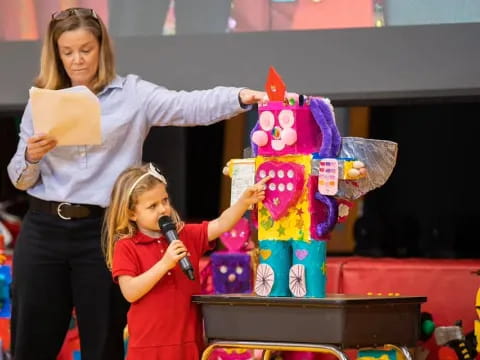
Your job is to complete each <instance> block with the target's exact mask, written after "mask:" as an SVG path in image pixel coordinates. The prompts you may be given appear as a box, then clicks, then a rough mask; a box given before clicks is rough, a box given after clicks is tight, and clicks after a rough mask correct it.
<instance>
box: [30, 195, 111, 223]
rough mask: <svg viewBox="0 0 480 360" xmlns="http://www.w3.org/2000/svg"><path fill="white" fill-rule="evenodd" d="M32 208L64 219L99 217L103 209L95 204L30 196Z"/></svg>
mask: <svg viewBox="0 0 480 360" xmlns="http://www.w3.org/2000/svg"><path fill="white" fill-rule="evenodd" d="M30 208H31V209H32V210H36V211H41V212H44V213H48V214H52V215H57V216H58V217H60V218H61V219H64V220H73V219H84V218H93V217H101V216H103V213H104V212H105V209H104V208H103V207H101V206H97V205H87V204H71V203H69V202H57V201H46V200H42V199H39V198H36V197H33V196H30Z"/></svg>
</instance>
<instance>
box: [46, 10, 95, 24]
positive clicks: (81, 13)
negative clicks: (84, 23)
mask: <svg viewBox="0 0 480 360" xmlns="http://www.w3.org/2000/svg"><path fill="white" fill-rule="evenodd" d="M70 16H78V17H92V18H94V19H95V20H97V21H98V15H97V13H96V12H95V10H93V9H88V8H69V9H65V10H61V11H56V12H54V13H53V14H52V20H57V21H59V20H65V19H67V18H69V17H70Z"/></svg>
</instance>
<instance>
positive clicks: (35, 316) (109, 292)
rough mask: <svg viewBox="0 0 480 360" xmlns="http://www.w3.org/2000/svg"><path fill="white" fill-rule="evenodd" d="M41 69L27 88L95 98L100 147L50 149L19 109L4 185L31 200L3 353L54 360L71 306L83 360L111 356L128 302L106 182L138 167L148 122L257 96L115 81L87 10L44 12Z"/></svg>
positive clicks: (115, 355)
mask: <svg viewBox="0 0 480 360" xmlns="http://www.w3.org/2000/svg"><path fill="white" fill-rule="evenodd" d="M40 65H41V66H40V73H39V75H38V77H37V79H36V81H35V86H37V87H39V88H45V89H63V88H68V87H71V86H79V85H83V86H86V87H88V88H89V89H90V90H91V91H92V92H93V93H94V94H96V96H97V97H98V100H99V102H100V106H101V110H102V115H101V127H102V139H103V143H102V144H100V145H94V146H58V147H57V146H56V140H55V139H54V138H53V137H52V136H50V135H48V134H36V133H34V130H33V124H32V112H31V106H30V103H28V104H27V106H26V109H25V112H24V114H23V118H22V122H21V126H20V140H19V143H18V147H17V151H16V153H15V155H14V156H13V158H12V160H11V161H10V163H9V165H8V173H9V176H10V179H11V181H12V183H13V184H14V185H15V186H16V187H17V188H19V189H22V190H26V191H27V193H28V194H29V198H30V208H29V211H28V212H27V214H26V215H25V217H24V219H23V223H22V229H21V233H20V235H19V238H18V241H17V243H16V247H15V251H14V259H13V283H12V303H13V309H12V334H11V335H12V353H13V356H14V358H15V359H16V360H26V359H36V360H38V359H49V360H50V359H54V358H55V357H56V355H57V353H58V351H59V350H60V348H61V345H62V342H63V340H64V337H65V333H66V331H67V329H68V324H69V320H70V317H71V314H72V309H73V308H75V312H76V316H77V321H78V328H79V334H80V342H81V353H82V360H91V359H102V360H104V359H109V360H117V359H118V360H120V359H123V356H124V351H123V338H122V337H123V329H124V326H125V323H126V311H127V309H128V306H127V303H126V302H125V301H124V300H123V299H122V296H121V294H120V292H119V289H118V286H117V285H115V284H114V283H113V282H112V279H111V276H110V274H109V271H108V269H107V267H106V264H105V261H104V258H103V254H102V251H101V244H100V233H101V224H102V218H103V213H104V209H105V207H106V206H108V201H109V200H108V199H109V196H110V192H111V189H112V186H113V183H114V181H115V179H116V178H117V176H118V175H119V174H120V173H121V172H122V171H123V170H125V169H126V168H128V167H130V166H132V165H137V164H140V163H141V160H142V159H141V157H142V146H143V141H144V140H145V138H146V136H147V134H148V132H149V129H150V128H151V127H152V126H167V125H169V126H172V125H174V126H193V125H208V124H212V123H215V122H218V121H221V120H222V119H227V118H230V117H232V116H234V115H236V114H238V113H240V112H242V111H245V109H246V108H248V105H251V104H254V103H256V102H259V101H263V100H264V98H265V97H266V95H265V93H264V92H260V91H254V90H250V89H245V88H233V87H216V88H214V89H210V90H202V91H193V92H185V91H179V92H177V91H170V90H167V89H165V88H163V87H160V86H158V85H155V84H153V83H150V82H148V81H145V80H142V79H140V78H139V77H138V76H136V75H128V76H126V77H121V76H118V75H117V74H116V72H115V66H114V54H113V50H112V45H111V40H110V37H109V35H108V33H107V29H106V28H105V25H104V24H103V22H102V20H101V19H100V17H99V16H98V15H97V14H96V13H95V11H94V10H92V9H86V8H71V9H67V10H63V11H60V12H57V13H54V14H53V15H52V19H51V21H50V23H49V25H48V32H47V35H46V37H45V39H44V44H43V49H42V55H41V62H40Z"/></svg>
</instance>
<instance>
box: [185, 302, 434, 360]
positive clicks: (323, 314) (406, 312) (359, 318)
mask: <svg viewBox="0 0 480 360" xmlns="http://www.w3.org/2000/svg"><path fill="white" fill-rule="evenodd" d="M426 300H427V299H426V297H421V296H352V295H343V294H332V295H328V296H327V297H325V298H293V297H260V296H255V295H245V294H226V295H195V296H193V297H192V301H193V302H195V303H198V304H200V306H201V309H202V314H203V317H204V323H205V334H206V337H207V340H208V346H207V348H206V349H205V351H204V352H203V355H202V360H206V359H208V356H209V355H210V353H211V352H212V351H213V350H214V349H215V348H243V349H263V350H264V359H269V357H270V354H271V352H272V351H276V350H281V351H313V352H323V353H330V354H333V355H335V356H337V358H339V359H341V360H347V357H346V355H345V353H344V352H343V351H342V349H347V348H357V349H358V348H363V347H382V348H385V347H390V348H396V349H397V350H398V351H400V352H401V353H402V354H403V355H404V356H405V357H406V358H407V359H408V360H411V357H410V353H409V351H408V348H409V347H414V346H415V345H416V342H417V340H418V338H419V335H420V312H421V311H420V306H421V304H422V303H424V302H426Z"/></svg>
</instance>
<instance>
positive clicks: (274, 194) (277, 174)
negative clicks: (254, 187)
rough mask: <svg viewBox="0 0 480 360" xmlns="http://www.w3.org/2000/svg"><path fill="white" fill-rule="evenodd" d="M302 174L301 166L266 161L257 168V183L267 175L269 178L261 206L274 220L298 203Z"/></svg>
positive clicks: (301, 187)
mask: <svg viewBox="0 0 480 360" xmlns="http://www.w3.org/2000/svg"><path fill="white" fill-rule="evenodd" d="M303 174H304V167H303V165H299V164H295V163H287V162H280V161H267V162H264V163H263V164H261V165H260V166H259V167H258V169H257V174H256V179H257V181H259V180H260V179H263V178H264V177H266V176H267V175H268V176H270V177H271V179H270V180H269V181H268V183H267V189H266V190H265V199H264V200H263V205H264V206H265V207H266V208H267V209H268V211H269V212H270V214H271V215H272V218H273V219H274V220H278V219H279V218H281V217H282V216H284V215H285V214H286V213H287V212H288V209H289V208H290V207H291V206H292V205H294V204H295V203H296V202H297V201H298V198H299V197H300V195H301V194H302V190H303V179H304V175H303Z"/></svg>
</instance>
